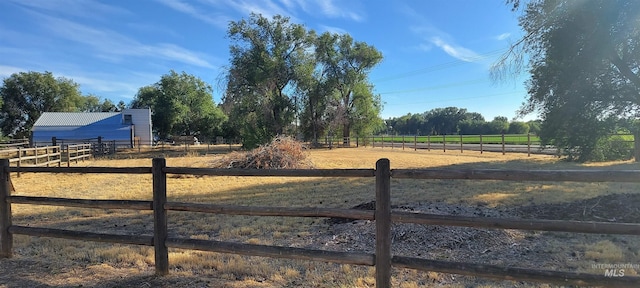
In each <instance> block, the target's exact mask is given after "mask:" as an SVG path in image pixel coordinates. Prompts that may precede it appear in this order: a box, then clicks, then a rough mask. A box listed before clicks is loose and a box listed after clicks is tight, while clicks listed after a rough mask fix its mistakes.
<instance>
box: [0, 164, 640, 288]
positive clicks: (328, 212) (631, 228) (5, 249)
mask: <svg viewBox="0 0 640 288" xmlns="http://www.w3.org/2000/svg"><path fill="white" fill-rule="evenodd" d="M18 171H21V172H23V173H24V172H34V173H125V174H152V177H153V184H152V186H153V199H152V200H151V201H138V200H136V201H133V200H92V199H67V198H49V197H32V196H14V195H11V189H10V185H9V183H10V172H18ZM0 172H1V173H0V184H1V185H0V258H9V257H12V253H13V251H12V250H13V248H12V247H13V235H15V234H21V235H29V236H39V237H57V238H66V239H75V240H84V241H99V242H110V243H121V244H137V245H147V246H153V247H154V250H155V271H156V274H157V275H159V276H162V275H167V274H168V273H169V254H168V248H182V249H194V250H202V251H212V252H221V253H232V254H240V255H250V256H263V257H274V258H289V259H303V260H311V261H324V262H335V263H342V264H354V265H367V266H375V271H376V272H375V274H376V287H390V286H391V268H392V267H399V268H409V269H416V270H420V271H434V272H441V273H452V274H461V275H471V276H477V277H485V278H492V279H499V280H517V281H537V282H547V283H557V284H562V285H590V286H592V285H595V286H611V287H640V277H636V276H624V277H620V278H610V277H605V276H604V275H595V274H588V273H579V272H563V271H550V270H537V269H525V268H516V267H502V266H496V265H486V264H476V263H464V262H449V261H439V260H431V259H423V258H415V257H406V256H394V255H392V253H391V245H392V238H391V235H392V234H391V226H392V223H417V224H423V225H444V226H464V227H476V228H490V229H521V230H537V231H564V232H573V233H596V234H623V235H640V224H637V223H606V222H579V221H556V220H531V219H526V220H525V219H504V218H486V217H465V216H456V215H435V214H425V213H410V212H400V211H392V210H391V201H390V198H391V197H390V195H391V178H395V179H473V180H478V181H481V180H503V181H576V182H613V181H615V182H636V183H637V182H640V171H605V170H598V171H567V170H564V171H538V170H536V171H526V170H443V169H427V170H410V169H393V170H391V169H390V163H389V160H387V159H380V160H378V161H377V163H376V168H375V169H310V170H238V169H209V168H187V167H167V166H166V161H165V159H162V158H157V159H153V161H152V167H121V168H107V167H60V168H47V167H20V168H17V167H10V166H9V161H8V160H6V159H3V160H2V161H1V162H0ZM167 174H187V175H211V176H242V177H252V176H276V177H285V176H286V177H352V178H353V177H375V200H376V207H375V211H364V210H355V209H338V208H322V207H306V208H298V207H296V208H293V207H256V206H228V205H216V204H205V203H181V202H168V201H167V192H168V191H167ZM372 188H373V187H372ZM169 192H170V191H169ZM11 204H35V205H56V206H67V207H82V208H102V209H133V210H152V211H153V216H154V220H153V222H154V223H153V224H154V232H153V235H115V234H101V233H90V232H82V231H71V230H62V229H49V228H36V227H28V226H19V225H13V224H12V214H11ZM168 211H189V212H199V213H216V214H231V215H252V216H289V217H341V218H350V219H366V220H374V221H375V225H376V247H375V253H374V254H371V253H364V252H341V251H325V250H312V249H303V248H294V247H281V246H269V245H256V244H244V243H234V242H221V241H212V240H200V239H187V238H176V237H169V233H168V232H169V231H168V228H167V226H168V225H167V223H168V220H169V219H168V217H167V212H168Z"/></svg>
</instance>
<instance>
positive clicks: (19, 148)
mask: <svg viewBox="0 0 640 288" xmlns="http://www.w3.org/2000/svg"><path fill="white" fill-rule="evenodd" d="M22 153H24V152H23V151H22V147H18V177H20V166H22Z"/></svg>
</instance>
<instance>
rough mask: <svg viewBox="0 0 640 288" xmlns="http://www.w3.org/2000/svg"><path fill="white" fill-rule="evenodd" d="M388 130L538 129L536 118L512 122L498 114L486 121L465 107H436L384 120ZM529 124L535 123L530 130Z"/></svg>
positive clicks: (524, 131)
mask: <svg viewBox="0 0 640 288" xmlns="http://www.w3.org/2000/svg"><path fill="white" fill-rule="evenodd" d="M385 122H386V125H387V127H386V132H387V133H392V134H396V133H397V134H404V135H452V134H463V135H496V134H501V133H507V134H527V133H529V132H532V133H534V134H535V133H536V132H538V130H537V127H538V126H537V124H536V121H529V122H519V121H513V122H509V120H508V119H507V117H504V116H496V117H494V119H493V120H491V121H485V119H484V117H483V116H482V114H480V113H477V112H469V111H467V109H465V108H458V107H445V108H434V109H431V110H429V111H426V112H424V113H419V114H411V113H409V114H407V115H404V116H401V117H395V118H389V119H387V120H385ZM530 127H534V129H533V130H530Z"/></svg>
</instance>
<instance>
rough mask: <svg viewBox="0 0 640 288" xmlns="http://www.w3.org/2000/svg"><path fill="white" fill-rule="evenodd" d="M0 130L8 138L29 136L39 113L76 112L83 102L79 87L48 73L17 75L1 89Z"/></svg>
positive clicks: (21, 73) (10, 78) (23, 73)
mask: <svg viewBox="0 0 640 288" xmlns="http://www.w3.org/2000/svg"><path fill="white" fill-rule="evenodd" d="M0 96H1V98H2V102H3V105H2V108H0V128H1V130H2V134H4V135H7V136H10V137H28V136H29V132H30V131H31V127H33V124H34V123H35V122H36V120H38V118H40V115H41V114H42V112H75V111H79V109H80V107H81V106H82V104H83V102H84V98H83V97H82V95H81V93H80V90H79V85H78V84H76V83H75V82H73V81H72V80H70V79H67V78H63V77H58V78H56V77H54V76H53V74H52V73H51V72H44V73H40V72H19V73H14V74H12V75H11V76H9V77H8V78H5V79H4V81H3V84H2V87H0Z"/></svg>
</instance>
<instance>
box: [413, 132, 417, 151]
mask: <svg viewBox="0 0 640 288" xmlns="http://www.w3.org/2000/svg"><path fill="white" fill-rule="evenodd" d="M413 151H418V134H416V135H415V136H413Z"/></svg>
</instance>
